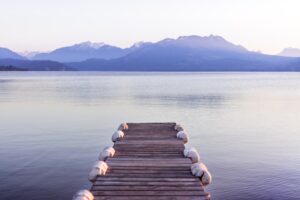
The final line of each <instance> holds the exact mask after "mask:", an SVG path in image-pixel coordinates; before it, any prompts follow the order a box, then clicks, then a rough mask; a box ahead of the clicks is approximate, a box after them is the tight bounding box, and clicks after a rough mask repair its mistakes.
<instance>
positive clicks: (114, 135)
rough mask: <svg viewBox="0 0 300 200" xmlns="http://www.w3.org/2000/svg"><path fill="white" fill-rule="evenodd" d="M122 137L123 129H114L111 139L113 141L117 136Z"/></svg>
mask: <svg viewBox="0 0 300 200" xmlns="http://www.w3.org/2000/svg"><path fill="white" fill-rule="evenodd" d="M123 137H124V132H123V131H116V132H114V133H113V135H112V137H111V140H112V141H113V142H116V141H117V140H118V139H119V138H123Z"/></svg>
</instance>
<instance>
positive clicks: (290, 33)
mask: <svg viewBox="0 0 300 200" xmlns="http://www.w3.org/2000/svg"><path fill="white" fill-rule="evenodd" d="M210 34H214V35H220V36H223V37H224V38H225V39H227V40H229V41H231V42H233V43H235V44H240V45H243V46H244V47H246V48H248V49H249V50H255V51H256V50H261V51H262V52H264V53H269V54H276V53H278V52H279V51H281V50H282V49H283V48H285V47H296V48H300V0H106V1H105V0H0V46H1V47H7V48H10V49H12V50H14V51H25V50H28V51H49V50H53V49H55V48H58V47H62V46H66V45H71V44H74V43H80V42H84V41H88V40H89V41H93V42H105V43H108V44H112V45H116V46H120V47H128V46H130V45H131V44H133V43H134V42H137V41H151V42H155V41H158V40H161V39H164V38H166V37H170V38H176V37H178V36H180V35H200V36H205V35H210Z"/></svg>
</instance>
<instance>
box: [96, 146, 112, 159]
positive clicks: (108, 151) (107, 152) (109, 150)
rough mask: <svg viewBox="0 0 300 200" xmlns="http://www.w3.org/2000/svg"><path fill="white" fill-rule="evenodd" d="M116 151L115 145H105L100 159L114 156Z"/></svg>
mask: <svg viewBox="0 0 300 200" xmlns="http://www.w3.org/2000/svg"><path fill="white" fill-rule="evenodd" d="M115 152H116V151H115V149H114V148H113V147H105V148H104V149H103V151H102V152H101V153H100V155H99V160H103V161H105V160H106V159H107V158H108V157H113V156H114V155H115Z"/></svg>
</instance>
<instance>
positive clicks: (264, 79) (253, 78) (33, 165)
mask: <svg viewBox="0 0 300 200" xmlns="http://www.w3.org/2000/svg"><path fill="white" fill-rule="evenodd" d="M121 122H179V123H181V124H182V125H184V127H185V128H186V129H187V131H188V133H189V135H190V141H189V143H188V145H189V146H194V147H196V148H197V149H198V150H199V152H200V155H201V159H202V161H203V162H204V163H205V164H206V165H207V166H208V168H209V170H210V171H211V173H212V175H213V183H212V184H211V185H210V186H208V187H207V190H208V191H209V192H210V193H211V196H212V198H213V199H231V200H232V199H299V198H300V73H121V72H119V73H118V72H115V73H101V72H2V73H0V199H1V200H4V199H5V200H6V199H7V200H8V199H14V200H19V199H22V200H24V199H26V200H27V199H28V200H35V199H37V200H41V199H46V200H50V199H56V200H57V199H71V198H72V195H73V194H74V193H75V192H76V191H77V190H79V189H83V188H89V187H90V183H89V182H88V179H87V174H88V172H89V170H90V168H91V166H92V164H93V163H94V162H95V161H96V160H97V157H98V154H99V153H100V151H101V150H102V148H104V147H105V146H108V145H111V144H112V143H111V141H110V138H111V134H112V132H113V131H114V130H115V129H116V127H117V125H118V124H119V123H121Z"/></svg>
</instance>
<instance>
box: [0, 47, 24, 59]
mask: <svg viewBox="0 0 300 200" xmlns="http://www.w3.org/2000/svg"><path fill="white" fill-rule="evenodd" d="M0 58H1V59H2V58H11V59H25V58H24V57H23V56H21V55H19V54H18V53H15V52H13V51H12V50H10V49H7V48H2V47H0Z"/></svg>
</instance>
